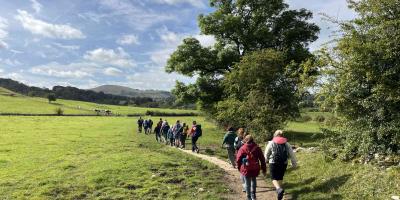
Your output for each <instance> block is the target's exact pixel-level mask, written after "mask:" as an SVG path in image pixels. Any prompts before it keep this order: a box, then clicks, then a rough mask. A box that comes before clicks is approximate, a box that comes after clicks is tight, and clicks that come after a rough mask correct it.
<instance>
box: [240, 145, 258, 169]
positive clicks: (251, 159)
mask: <svg viewBox="0 0 400 200" xmlns="http://www.w3.org/2000/svg"><path fill="white" fill-rule="evenodd" d="M257 148H258V146H257V145H255V146H254V147H253V149H251V151H249V149H248V148H246V159H247V161H246V163H243V164H244V167H245V169H246V170H247V171H257V170H259V169H260V164H259V162H258V158H257V157H255V156H254V152H255V151H256V150H257Z"/></svg>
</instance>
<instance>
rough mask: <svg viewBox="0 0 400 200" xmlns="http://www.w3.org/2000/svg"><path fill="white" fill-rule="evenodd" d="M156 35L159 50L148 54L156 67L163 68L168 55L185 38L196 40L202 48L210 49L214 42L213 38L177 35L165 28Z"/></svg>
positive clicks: (185, 34) (186, 34) (198, 35)
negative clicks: (157, 36)
mask: <svg viewBox="0 0 400 200" xmlns="http://www.w3.org/2000/svg"><path fill="white" fill-rule="evenodd" d="M157 34H158V35H159V37H160V39H161V41H162V43H161V44H160V47H159V50H156V51H153V52H151V53H150V59H151V61H152V62H153V63H155V64H157V65H158V66H165V64H166V62H167V60H168V58H169V57H170V55H171V54H172V53H173V52H174V51H175V50H176V48H177V47H178V45H180V44H182V41H183V39H185V38H187V37H194V38H196V39H197V40H199V42H200V44H201V45H202V46H204V47H211V46H213V45H214V44H215V42H216V40H215V38H214V36H210V35H201V34H197V35H194V36H193V35H190V34H188V33H184V34H178V33H175V32H172V31H169V30H168V29H167V28H166V27H164V28H162V29H160V30H157Z"/></svg>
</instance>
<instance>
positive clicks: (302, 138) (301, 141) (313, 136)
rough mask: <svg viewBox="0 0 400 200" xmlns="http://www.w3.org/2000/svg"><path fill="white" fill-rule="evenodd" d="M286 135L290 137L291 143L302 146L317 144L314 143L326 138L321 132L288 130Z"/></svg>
mask: <svg viewBox="0 0 400 200" xmlns="http://www.w3.org/2000/svg"><path fill="white" fill-rule="evenodd" d="M285 137H286V138H288V140H289V142H290V144H291V145H296V146H301V147H310V146H315V145H313V144H316V143H319V141H320V140H322V139H323V138H324V137H323V135H322V134H321V133H317V132H299V131H286V132H285Z"/></svg>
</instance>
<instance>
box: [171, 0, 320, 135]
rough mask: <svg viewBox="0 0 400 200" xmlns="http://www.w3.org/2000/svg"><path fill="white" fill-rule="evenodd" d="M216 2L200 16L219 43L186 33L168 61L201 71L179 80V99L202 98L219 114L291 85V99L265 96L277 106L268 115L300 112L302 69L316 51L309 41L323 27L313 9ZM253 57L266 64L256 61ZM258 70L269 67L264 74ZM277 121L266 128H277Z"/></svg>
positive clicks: (175, 68)
mask: <svg viewBox="0 0 400 200" xmlns="http://www.w3.org/2000/svg"><path fill="white" fill-rule="evenodd" d="M210 6H212V7H214V8H215V11H214V12H212V13H210V14H207V15H200V16H199V18H198V20H199V26H200V29H201V33H202V34H206V35H212V36H214V37H215V39H216V44H215V45H214V46H213V47H203V46H201V44H200V42H199V41H198V40H197V39H195V38H186V39H184V40H183V43H182V44H181V45H180V46H178V48H177V50H176V51H175V52H174V53H173V54H172V55H171V57H170V59H169V60H168V62H167V65H166V71H167V72H178V73H180V74H183V75H187V76H196V77H198V78H197V81H196V82H195V83H194V84H189V85H185V84H183V83H179V82H178V83H177V85H176V88H175V89H174V90H173V93H174V94H175V95H176V96H177V100H178V101H181V102H186V103H188V102H192V103H197V104H198V105H199V106H200V108H201V109H202V110H203V111H205V112H207V113H209V114H211V115H212V116H214V117H216V118H218V116H222V115H223V113H226V112H228V111H226V112H225V111H224V108H225V107H226V106H228V105H241V104H244V105H247V103H250V102H254V103H255V102H256V101H258V100H261V99H260V98H267V97H271V96H272V95H274V92H275V91H280V92H283V91H285V92H288V94H285V95H288V96H293V97H294V98H291V99H288V100H290V101H288V102H279V101H275V100H269V99H268V100H267V99H263V101H262V102H266V103H267V104H268V106H271V107H269V108H268V109H271V112H269V111H268V115H269V116H268V117H271V118H272V117H273V116H272V115H275V114H277V113H278V111H285V112H283V113H279V114H278V116H284V115H285V116H293V115H295V113H296V112H298V109H297V106H296V105H297V99H298V98H297V97H295V96H294V94H295V93H296V92H297V90H298V86H296V84H298V83H300V82H301V74H304V72H305V70H304V66H307V65H303V63H305V62H306V60H307V59H309V58H311V57H312V55H311V53H310V52H309V50H308V45H309V44H310V43H311V42H313V41H315V40H316V39H317V34H318V32H319V28H318V26H316V25H315V24H313V23H310V22H308V20H309V19H311V18H312V13H311V12H310V11H308V10H305V9H300V10H290V9H289V6H288V5H287V4H285V3H284V2H283V0H236V1H229V0H228V1H227V0H210ZM267 49H270V50H267ZM264 50H266V51H264ZM253 52H258V53H254V54H253ZM246 56H249V57H248V58H247V60H242V59H244V57H246ZM253 58H255V59H259V60H260V61H262V62H263V64H265V65H262V64H257V63H254V62H251V59H253ZM241 61H242V62H241ZM277 64H279V66H277ZM241 65H243V66H241ZM257 70H265V71H264V73H262V74H261V76H259V74H258V71H257ZM306 71H307V73H308V72H311V70H306ZM250 75H251V77H250ZM237 76H239V77H240V78H238V77H237ZM247 76H249V77H247ZM275 76H276V77H275ZM271 77H273V78H272V79H271V80H269V79H270V78H271ZM234 79H237V80H238V81H239V82H240V83H238V82H235V80H234ZM278 79H279V80H278ZM254 80H258V81H259V82H265V83H271V84H272V85H271V87H270V88H269V89H265V88H261V87H264V86H266V85H265V84H264V85H263V84H260V85H259V86H257V87H255V85H254V84H253V82H254ZM280 81H283V82H280ZM280 83H282V84H280ZM231 84H232V85H234V86H232V85H231ZM274 84H275V85H274ZM285 84H289V85H290V86H288V85H285ZM236 86H237V87H239V88H236V89H240V90H246V91H248V92H246V94H244V96H241V95H240V93H239V92H238V91H235V92H236V93H235V92H233V90H234V88H232V87H236ZM266 92H268V94H266ZM269 92H271V94H269ZM264 94H266V95H265V96H264ZM246 95H247V96H246ZM222 100H223V102H221V103H218V102H220V101H222ZM283 104H287V105H284V106H283V107H285V108H294V109H292V110H290V111H289V110H286V109H283V107H282V106H281V105H283ZM293 105H294V107H293ZM262 106H264V107H266V106H265V105H261V104H254V107H253V108H252V109H251V110H250V109H247V110H246V112H250V113H251V112H253V111H257V110H260V109H262ZM226 109H228V108H226ZM233 109H235V108H233ZM286 111H289V112H286ZM241 112H242V111H241ZM243 112H244V111H243ZM293 112H294V113H293ZM250 113H248V114H250ZM264 114H265V113H264ZM259 117H260V118H261V117H263V118H265V117H266V116H265V115H262V116H261V115H260V116H259ZM286 119H287V117H283V118H280V119H276V120H275V121H279V123H278V126H277V125H274V126H271V127H275V128H276V127H279V126H280V125H282V124H283V122H284V121H285V120H286ZM243 120H247V121H254V120H262V119H259V118H257V119H252V118H244V119H243ZM243 120H241V119H240V118H239V117H237V115H236V114H235V115H231V119H229V120H228V121H229V123H234V124H232V125H241V126H245V124H241V122H243ZM260 122H261V121H260ZM271 127H270V128H264V129H263V130H269V131H271V130H272V129H271ZM258 130H260V129H258ZM263 134H264V133H263Z"/></svg>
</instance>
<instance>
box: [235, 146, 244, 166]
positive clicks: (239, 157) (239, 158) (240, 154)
mask: <svg viewBox="0 0 400 200" xmlns="http://www.w3.org/2000/svg"><path fill="white" fill-rule="evenodd" d="M242 157H243V151H242V150H241V149H240V150H239V151H238V153H237V155H236V166H237V167H238V170H239V171H240V167H241V166H242Z"/></svg>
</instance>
